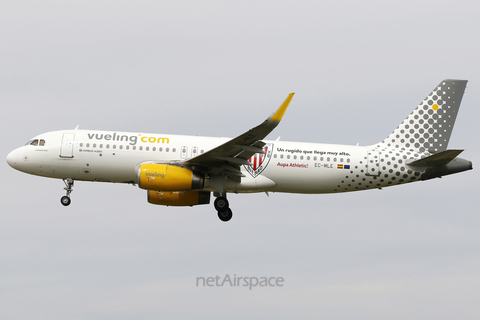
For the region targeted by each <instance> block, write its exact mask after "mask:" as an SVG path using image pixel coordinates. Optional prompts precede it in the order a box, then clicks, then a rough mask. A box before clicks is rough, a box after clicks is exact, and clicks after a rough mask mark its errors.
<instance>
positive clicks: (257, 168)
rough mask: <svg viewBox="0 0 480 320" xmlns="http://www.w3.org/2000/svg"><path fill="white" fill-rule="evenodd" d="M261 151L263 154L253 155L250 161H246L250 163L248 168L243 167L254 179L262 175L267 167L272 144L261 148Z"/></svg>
mask: <svg viewBox="0 0 480 320" xmlns="http://www.w3.org/2000/svg"><path fill="white" fill-rule="evenodd" d="M263 151H265V153H255V154H254V155H253V156H252V157H250V159H248V161H249V162H250V165H249V166H247V165H244V166H243V167H244V168H245V170H247V171H248V173H250V174H251V175H252V177H254V178H255V177H256V176H258V175H259V174H260V173H262V172H263V170H265V168H266V167H267V166H268V163H269V162H270V158H271V157H272V152H273V143H267V144H266V145H265V146H264V147H263Z"/></svg>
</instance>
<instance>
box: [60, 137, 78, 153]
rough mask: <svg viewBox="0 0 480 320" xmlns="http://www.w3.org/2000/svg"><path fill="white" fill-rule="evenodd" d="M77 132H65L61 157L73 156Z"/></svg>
mask: <svg viewBox="0 0 480 320" xmlns="http://www.w3.org/2000/svg"><path fill="white" fill-rule="evenodd" d="M74 139H75V133H64V134H63V138H62V145H61V146H60V158H73V142H74Z"/></svg>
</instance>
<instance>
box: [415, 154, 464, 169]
mask: <svg viewBox="0 0 480 320" xmlns="http://www.w3.org/2000/svg"><path fill="white" fill-rule="evenodd" d="M462 152H463V150H445V151H442V152H439V153H436V154H434V155H431V156H429V157H426V158H422V159H418V160H415V161H413V162H410V163H407V164H408V165H409V166H414V167H438V166H444V165H447V164H448V163H450V161H452V160H453V159H455V158H456V157H457V156H458V155H459V154H460V153H462Z"/></svg>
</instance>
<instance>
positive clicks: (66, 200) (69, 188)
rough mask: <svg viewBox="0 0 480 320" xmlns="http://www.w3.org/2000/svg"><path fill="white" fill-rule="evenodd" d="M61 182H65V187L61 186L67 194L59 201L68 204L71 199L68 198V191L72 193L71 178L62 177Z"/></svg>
mask: <svg viewBox="0 0 480 320" xmlns="http://www.w3.org/2000/svg"><path fill="white" fill-rule="evenodd" d="M63 182H64V183H65V188H63V189H64V190H66V191H67V195H66V196H63V197H62V198H61V199H60V202H61V203H62V204H63V205H64V206H68V205H69V204H70V203H71V202H72V200H70V193H72V191H73V179H70V178H69V179H63Z"/></svg>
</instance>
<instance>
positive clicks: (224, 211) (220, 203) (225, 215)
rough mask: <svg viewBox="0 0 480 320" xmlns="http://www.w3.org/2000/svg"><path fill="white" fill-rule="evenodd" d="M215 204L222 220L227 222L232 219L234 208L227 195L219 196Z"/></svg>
mask: <svg viewBox="0 0 480 320" xmlns="http://www.w3.org/2000/svg"><path fill="white" fill-rule="evenodd" d="M213 206H214V207H215V210H217V211H218V218H220V220H222V221H224V222H227V221H229V220H230V219H232V216H233V213H232V209H230V208H229V205H228V200H227V197H226V195H220V196H218V197H217V198H216V199H215V202H214V203H213Z"/></svg>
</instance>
